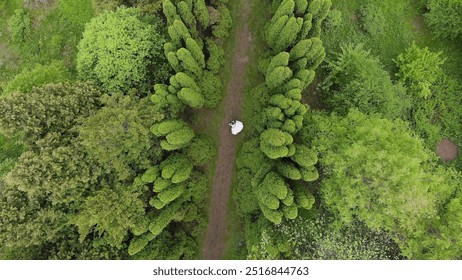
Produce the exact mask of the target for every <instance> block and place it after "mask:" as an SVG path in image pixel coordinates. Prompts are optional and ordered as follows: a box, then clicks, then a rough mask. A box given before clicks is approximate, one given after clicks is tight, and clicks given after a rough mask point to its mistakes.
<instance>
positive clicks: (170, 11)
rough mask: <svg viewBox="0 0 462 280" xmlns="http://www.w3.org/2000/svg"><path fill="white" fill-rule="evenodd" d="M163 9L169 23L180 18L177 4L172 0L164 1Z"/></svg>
mask: <svg viewBox="0 0 462 280" xmlns="http://www.w3.org/2000/svg"><path fill="white" fill-rule="evenodd" d="M162 11H163V12H164V15H165V17H166V18H167V24H168V25H171V24H173V22H174V21H175V20H176V19H178V14H177V10H176V7H175V5H173V3H172V2H171V1H170V0H165V1H163V3H162Z"/></svg>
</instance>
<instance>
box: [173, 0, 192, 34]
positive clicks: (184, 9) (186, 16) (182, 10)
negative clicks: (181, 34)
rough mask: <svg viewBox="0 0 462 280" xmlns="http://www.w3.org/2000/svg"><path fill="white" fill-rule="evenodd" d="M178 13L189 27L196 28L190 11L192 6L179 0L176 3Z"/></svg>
mask: <svg viewBox="0 0 462 280" xmlns="http://www.w3.org/2000/svg"><path fill="white" fill-rule="evenodd" d="M177 7H178V14H179V15H180V17H181V19H182V20H183V22H184V23H185V24H186V25H188V27H189V28H191V29H194V28H196V18H195V17H194V15H193V13H192V7H190V6H189V5H188V4H187V3H186V2H184V1H181V2H179V3H178V4H177Z"/></svg>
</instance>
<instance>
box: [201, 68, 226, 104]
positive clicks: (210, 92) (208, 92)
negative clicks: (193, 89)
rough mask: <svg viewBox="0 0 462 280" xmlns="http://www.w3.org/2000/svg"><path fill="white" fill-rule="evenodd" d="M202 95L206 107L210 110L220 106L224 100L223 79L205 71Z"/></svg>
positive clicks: (202, 81) (202, 80)
mask: <svg viewBox="0 0 462 280" xmlns="http://www.w3.org/2000/svg"><path fill="white" fill-rule="evenodd" d="M200 85H201V90H202V95H203V96H204V99H205V103H204V105H205V106H206V107H208V108H215V107H216V106H218V104H219V103H220V101H221V100H222V98H223V83H222V82H221V79H220V78H219V77H218V76H216V75H214V74H213V73H211V72H209V71H204V75H203V76H202V79H201V81H200Z"/></svg>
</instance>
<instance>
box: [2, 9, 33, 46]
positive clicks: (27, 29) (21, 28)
mask: <svg viewBox="0 0 462 280" xmlns="http://www.w3.org/2000/svg"><path fill="white" fill-rule="evenodd" d="M8 30H9V31H10V38H11V41H12V43H13V44H15V45H17V46H18V47H21V44H24V43H25V42H26V41H27V40H29V37H30V36H31V32H32V25H31V18H30V14H29V13H28V12H27V11H26V10H24V9H17V10H15V11H14V14H13V15H12V16H11V18H10V19H9V20H8Z"/></svg>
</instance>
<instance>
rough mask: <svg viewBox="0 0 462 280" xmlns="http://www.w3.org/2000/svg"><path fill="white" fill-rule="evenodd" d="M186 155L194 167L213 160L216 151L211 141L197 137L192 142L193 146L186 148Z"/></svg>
mask: <svg viewBox="0 0 462 280" xmlns="http://www.w3.org/2000/svg"><path fill="white" fill-rule="evenodd" d="M186 154H187V156H188V157H189V158H190V159H191V160H192V162H193V164H194V165H202V164H205V163H207V162H208V161H209V160H210V159H212V158H213V157H214V156H215V154H216V151H215V147H214V145H213V143H212V142H211V141H210V139H208V138H206V137H202V136H196V137H194V139H193V141H192V142H191V145H189V146H188V147H187V148H186Z"/></svg>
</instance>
